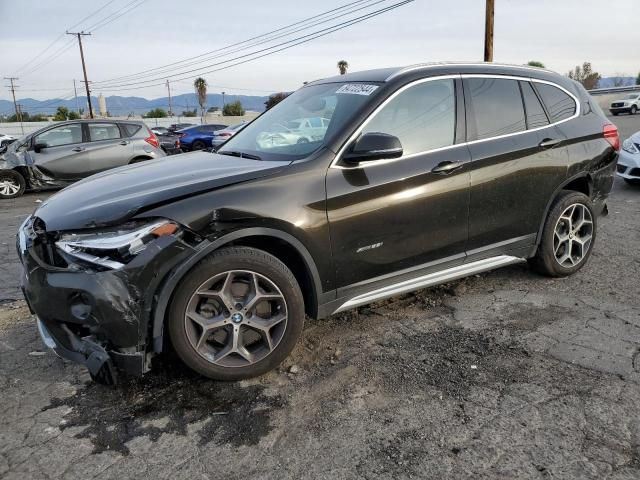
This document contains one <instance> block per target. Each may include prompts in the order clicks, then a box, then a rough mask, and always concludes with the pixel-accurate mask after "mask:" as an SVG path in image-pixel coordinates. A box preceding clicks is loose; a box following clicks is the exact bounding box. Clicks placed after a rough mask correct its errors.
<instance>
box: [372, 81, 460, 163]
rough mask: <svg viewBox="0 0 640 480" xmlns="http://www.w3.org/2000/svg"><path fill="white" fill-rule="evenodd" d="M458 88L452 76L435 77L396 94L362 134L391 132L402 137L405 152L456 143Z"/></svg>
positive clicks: (420, 150) (426, 149)
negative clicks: (456, 100)
mask: <svg viewBox="0 0 640 480" xmlns="http://www.w3.org/2000/svg"><path fill="white" fill-rule="evenodd" d="M455 109H456V102H455V88H454V82H453V80H452V79H442V80H432V81H427V82H423V83H419V84H417V85H413V86H412V87H409V88H407V89H406V90H404V91H403V92H401V93H399V94H398V95H396V96H395V97H394V98H393V99H392V100H391V101H389V103H387V104H386V105H385V106H384V107H383V108H382V109H381V110H380V111H379V112H378V113H376V114H375V116H374V117H373V118H371V120H370V121H369V122H368V123H367V125H365V127H364V129H363V130H362V133H363V134H365V133H372V132H376V133H387V134H389V135H394V136H396V137H398V138H399V139H400V143H401V144H402V149H403V155H411V154H413V153H420V152H425V151H428V150H434V149H436V148H441V147H447V146H449V145H453V143H454V136H455V121H456V115H455Z"/></svg>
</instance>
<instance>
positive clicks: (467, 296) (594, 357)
mask: <svg viewBox="0 0 640 480" xmlns="http://www.w3.org/2000/svg"><path fill="white" fill-rule="evenodd" d="M615 122H616V123H618V124H619V125H620V127H621V129H622V131H623V136H628V135H629V134H631V133H632V132H633V131H635V130H638V129H640V116H638V117H635V118H631V117H617V118H616V119H615ZM40 198H46V196H45V195H27V196H25V197H23V198H22V199H19V200H16V201H14V202H3V203H2V205H1V206H2V207H3V208H2V210H1V211H0V222H1V224H2V225H3V226H6V227H7V228H5V229H3V232H2V234H1V235H2V236H0V260H2V261H3V264H4V266H3V269H2V271H1V276H0V301H2V300H4V302H5V305H4V307H3V308H1V309H0V385H2V388H0V404H1V405H2V406H3V407H4V408H3V412H4V413H3V414H2V415H1V416H0V477H2V478H7V479H8V478H16V479H17V478H20V479H24V478H30V479H31V478H33V479H39V478H47V479H50V478H53V479H58V478H101V479H107V478H133V477H136V478H151V477H153V478H156V479H160V478H186V477H193V478H209V479H217V478H226V479H235V478H274V479H275V478H303V477H304V478H326V479H351V478H354V479H355V478H368V479H373V478H375V479H378V478H389V479H399V478H472V477H473V478H509V479H512V478H518V479H528V478H535V479H540V478H593V479H603V478H609V479H637V478H640V420H639V418H638V411H639V410H640V355H639V353H640V284H639V282H638V272H639V271H640V259H639V256H638V253H637V252H638V250H639V248H640V216H639V214H640V188H631V187H629V186H627V185H626V184H624V183H623V182H620V181H616V184H615V187H614V191H613V193H612V196H611V200H610V203H609V211H610V215H609V216H608V217H605V218H602V219H601V220H600V224H599V234H598V240H597V243H596V246H595V250H594V252H593V255H592V257H591V260H590V262H589V264H588V265H587V266H586V267H585V268H584V269H582V270H581V271H580V272H579V273H578V274H576V275H574V276H573V277H570V278H566V279H557V280H551V279H548V278H543V277H540V276H537V275H535V274H533V273H531V272H530V271H529V270H528V269H527V267H526V266H525V265H518V266H512V267H509V268H505V269H502V270H497V271H495V272H491V273H488V274H483V275H477V276H474V277H470V278H467V279H464V280H461V281H458V282H454V283H451V284H447V285H443V286H440V287H436V288H431V289H426V290H422V291H419V292H417V293H413V294H408V295H404V296H402V297H397V298H394V299H391V300H388V301H385V302H381V303H378V304H374V305H370V306H366V307H363V308H360V309H359V310H357V311H354V312H348V313H344V314H340V315H336V316H333V317H331V318H329V319H327V320H324V321H310V322H308V323H307V325H306V328H305V332H304V338H303V340H302V341H301V342H300V344H299V345H298V347H297V348H296V350H295V351H294V353H293V354H292V356H291V357H290V358H289V359H288V360H287V361H286V363H285V364H284V365H283V366H282V367H281V368H280V369H279V370H278V371H274V372H272V373H269V374H267V375H265V376H263V377H261V378H259V379H256V380H252V381H244V382H239V383H216V382H212V381H208V380H204V379H202V378H199V377H197V376H196V375H194V374H191V373H190V372H189V371H187V370H186V369H185V368H184V367H182V366H181V365H180V364H179V363H178V362H177V360H176V359H175V358H172V357H171V356H166V357H164V358H159V359H158V361H157V365H156V368H155V369H154V371H153V372H152V373H151V374H149V375H148V376H147V377H145V378H144V379H142V380H130V381H127V382H126V383H124V384H122V385H120V386H118V387H117V388H107V387H103V386H100V385H96V384H92V383H91V382H90V381H89V378H88V375H87V374H86V373H85V372H84V371H83V369H81V368H78V367H76V366H75V365H73V364H70V363H67V362H63V361H62V360H60V359H58V358H57V357H55V356H54V355H53V354H51V353H49V352H44V351H43V347H42V345H41V342H40V340H39V339H38V336H37V332H36V329H35V326H34V322H33V320H32V319H31V317H30V316H29V314H28V311H27V309H26V307H25V305H24V303H23V302H21V301H9V300H10V299H16V298H18V297H19V294H18V290H17V283H16V278H17V272H18V266H17V265H16V263H15V262H16V260H15V255H14V253H13V249H14V247H13V239H12V235H13V232H14V231H15V228H16V227H17V225H18V224H19V222H20V220H21V218H22V217H23V216H24V215H26V214H27V213H29V212H30V211H31V210H32V209H33V208H34V207H35V206H36V205H35V200H36V199H40ZM5 207H6V208H5ZM7 231H10V232H9V233H6V232H7Z"/></svg>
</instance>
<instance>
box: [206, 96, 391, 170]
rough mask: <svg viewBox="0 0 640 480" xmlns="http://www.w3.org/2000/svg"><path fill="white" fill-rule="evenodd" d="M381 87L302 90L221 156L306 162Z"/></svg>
mask: <svg viewBox="0 0 640 480" xmlns="http://www.w3.org/2000/svg"><path fill="white" fill-rule="evenodd" d="M378 87H379V84H373V83H367V84H364V83H326V84H322V85H311V86H308V87H304V88H301V89H300V90H298V91H296V92H294V93H293V94H291V95H289V96H288V97H287V98H285V99H284V100H283V101H282V102H280V103H279V104H277V105H276V106H275V107H273V108H272V109H271V110H268V111H267V112H265V113H264V114H262V115H261V116H260V117H258V118H256V119H255V120H254V121H253V122H251V123H250V124H249V125H247V126H246V127H245V128H244V129H242V130H241V131H240V132H238V133H237V134H236V135H235V136H234V137H231V139H230V140H229V141H228V142H227V143H225V145H224V148H223V149H222V150H220V151H219V152H218V153H221V154H225V153H227V154H230V153H232V152H233V153H234V154H236V155H238V154H245V155H250V156H252V157H257V158H260V159H261V160H285V161H286V160H298V159H300V158H304V157H306V156H308V155H309V154H310V153H312V152H314V151H315V150H317V149H319V148H320V147H321V146H323V145H324V143H325V138H328V136H329V135H330V134H331V133H332V132H335V131H339V130H340V129H341V128H342V127H343V126H344V124H345V123H346V121H347V120H348V119H349V118H351V117H352V116H353V115H354V114H355V113H356V112H357V111H358V110H360V108H361V107H362V106H363V105H364V104H365V103H366V102H367V101H368V100H369V97H370V96H372V95H373V94H374V92H375V91H376V90H377V89H378ZM238 156H239V155H238Z"/></svg>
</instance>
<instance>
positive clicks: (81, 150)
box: [71, 147, 86, 152]
mask: <svg viewBox="0 0 640 480" xmlns="http://www.w3.org/2000/svg"><path fill="white" fill-rule="evenodd" d="M85 150H86V148H83V147H76V148H72V149H71V151H72V152H84V151H85Z"/></svg>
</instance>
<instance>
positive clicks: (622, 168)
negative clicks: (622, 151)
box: [616, 164, 627, 173]
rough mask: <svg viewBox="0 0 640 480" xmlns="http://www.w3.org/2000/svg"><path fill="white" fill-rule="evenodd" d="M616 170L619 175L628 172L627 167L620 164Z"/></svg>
mask: <svg viewBox="0 0 640 480" xmlns="http://www.w3.org/2000/svg"><path fill="white" fill-rule="evenodd" d="M616 168H617V170H618V173H624V172H625V171H626V170H627V167H626V166H625V165H620V164H618V166H617V167H616Z"/></svg>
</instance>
